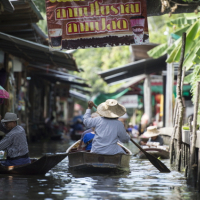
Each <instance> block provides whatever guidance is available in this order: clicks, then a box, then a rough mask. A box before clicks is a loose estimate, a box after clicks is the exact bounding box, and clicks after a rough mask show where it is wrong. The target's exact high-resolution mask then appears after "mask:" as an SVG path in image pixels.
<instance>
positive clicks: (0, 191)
mask: <svg viewBox="0 0 200 200" xmlns="http://www.w3.org/2000/svg"><path fill="white" fill-rule="evenodd" d="M71 144H72V142H71V143H67V142H62V143H61V142H48V143H37V144H31V145H29V150H30V155H31V157H40V156H41V154H42V153H49V152H51V153H55V152H64V151H66V149H67V148H68V147H69V146H70V145H71ZM126 146H127V147H128V148H130V149H131V150H132V152H133V153H136V152H137V151H138V150H137V148H136V147H135V146H134V145H133V144H132V143H129V144H127V145H126ZM163 162H164V163H165V164H166V165H167V166H169V160H165V161H164V160H163ZM0 199H3V200H7V199H8V200H9V199H20V200H28V199H33V200H40V199H45V200H63V199H73V200H74V199H91V200H95V199H98V200H100V199H103V200H106V199H112V200H117V199H119V200H120V199H136V200H145V199H151V200H160V199H165V200H182V199H190V200H199V199H200V195H199V194H198V193H197V192H195V191H194V190H193V189H192V188H189V187H187V185H186V181H185V178H184V175H183V174H181V173H178V172H176V171H172V172H171V173H169V174H162V173H159V172H158V170H157V169H155V168H154V167H153V166H152V165H151V163H150V162H148V161H147V160H139V159H137V158H135V157H133V158H132V159H131V162H130V173H126V174H120V175H116V174H112V173H111V174H85V173H77V172H76V173H75V172H71V171H69V170H68V159H67V158H66V159H65V160H63V161H62V162H61V163H59V164H58V165H57V166H56V167H54V168H53V169H52V170H51V171H50V172H49V173H47V174H46V175H45V176H16V175H15V176H10V175H9V176H8V175H0Z"/></svg>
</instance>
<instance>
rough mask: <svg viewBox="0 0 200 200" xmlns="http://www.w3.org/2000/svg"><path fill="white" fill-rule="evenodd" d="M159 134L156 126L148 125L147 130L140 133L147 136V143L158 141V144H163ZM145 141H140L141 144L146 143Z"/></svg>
mask: <svg viewBox="0 0 200 200" xmlns="http://www.w3.org/2000/svg"><path fill="white" fill-rule="evenodd" d="M159 134H160V132H159V130H158V129H157V127H156V126H149V127H148V128H147V131H146V132H145V133H144V134H143V135H142V137H144V138H149V140H148V141H147V143H148V142H158V143H160V146H162V145H163V139H162V137H161V136H160V135H159ZM142 137H141V138H142ZM147 143H145V142H143V141H141V142H140V144H141V145H146V144H147Z"/></svg>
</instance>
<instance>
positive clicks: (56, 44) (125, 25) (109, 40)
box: [46, 0, 149, 50]
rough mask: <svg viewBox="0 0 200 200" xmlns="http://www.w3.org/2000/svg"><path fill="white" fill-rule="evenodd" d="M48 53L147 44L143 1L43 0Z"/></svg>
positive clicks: (145, 11)
mask: <svg viewBox="0 0 200 200" xmlns="http://www.w3.org/2000/svg"><path fill="white" fill-rule="evenodd" d="M46 13H47V23H48V35H49V44H50V48H51V49H55V50H56V49H57V50H60V49H78V48H94V47H109V46H120V45H130V44H143V43H148V38H149V34H148V25H147V9H146V0H46Z"/></svg>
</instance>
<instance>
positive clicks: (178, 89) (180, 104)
mask: <svg viewBox="0 0 200 200" xmlns="http://www.w3.org/2000/svg"><path fill="white" fill-rule="evenodd" d="M185 43H186V33H183V34H182V49H181V58H180V62H179V69H178V75H177V87H176V93H177V102H178V110H179V112H178V114H179V116H178V117H179V119H178V138H177V139H178V146H177V148H178V151H179V150H180V149H181V143H182V121H183V101H182V87H181V86H183V84H182V83H181V80H183V77H182V66H183V61H184V54H185Z"/></svg>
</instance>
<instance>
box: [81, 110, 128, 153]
mask: <svg viewBox="0 0 200 200" xmlns="http://www.w3.org/2000/svg"><path fill="white" fill-rule="evenodd" d="M90 116H91V109H87V110H86V113H85V115H84V116H83V119H84V120H83V123H84V124H85V126H87V127H90V128H92V127H94V128H95V136H94V139H93V141H92V149H91V152H92V153H97V154H106V155H114V154H118V153H123V154H125V152H124V150H123V149H122V148H121V147H120V146H119V145H118V144H117V142H118V141H121V142H128V141H129V139H130V137H129V135H128V134H127V133H126V130H125V128H124V126H123V124H122V122H120V121H118V120H117V119H109V118H105V117H95V118H91V117H90Z"/></svg>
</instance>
